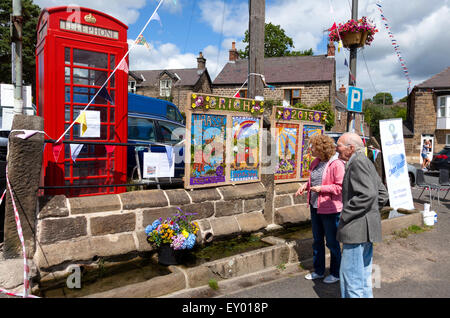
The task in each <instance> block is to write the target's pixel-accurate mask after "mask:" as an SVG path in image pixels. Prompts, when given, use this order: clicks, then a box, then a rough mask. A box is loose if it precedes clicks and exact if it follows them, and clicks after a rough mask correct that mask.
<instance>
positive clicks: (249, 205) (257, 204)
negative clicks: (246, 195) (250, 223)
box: [244, 199, 265, 213]
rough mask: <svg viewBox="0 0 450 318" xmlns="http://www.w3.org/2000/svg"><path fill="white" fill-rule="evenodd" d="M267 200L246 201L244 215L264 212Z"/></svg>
mask: <svg viewBox="0 0 450 318" xmlns="http://www.w3.org/2000/svg"><path fill="white" fill-rule="evenodd" d="M264 203H265V199H250V200H245V201H244V213H247V212H253V211H262V210H264Z"/></svg>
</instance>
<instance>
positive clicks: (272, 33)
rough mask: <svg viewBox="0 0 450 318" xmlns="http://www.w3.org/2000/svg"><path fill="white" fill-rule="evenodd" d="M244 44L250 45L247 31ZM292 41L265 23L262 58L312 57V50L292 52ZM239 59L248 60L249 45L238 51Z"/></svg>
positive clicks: (276, 27)
mask: <svg viewBox="0 0 450 318" xmlns="http://www.w3.org/2000/svg"><path fill="white" fill-rule="evenodd" d="M243 42H244V43H250V39H249V33H248V30H247V31H245V34H244V40H243ZM293 48H294V41H293V40H292V38H290V37H289V36H287V35H286V33H285V31H284V30H283V29H282V28H281V27H280V26H279V25H274V24H272V23H266V24H265V29H264V57H280V56H304V55H313V54H314V53H313V50H312V48H311V49H309V50H304V51H292V49H293ZM238 52H239V57H240V58H242V59H246V58H248V55H249V44H247V46H246V47H245V50H244V51H242V50H239V51H238Z"/></svg>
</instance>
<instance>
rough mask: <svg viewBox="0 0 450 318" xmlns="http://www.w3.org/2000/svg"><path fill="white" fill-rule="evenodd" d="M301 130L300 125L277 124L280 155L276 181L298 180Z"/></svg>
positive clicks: (278, 152) (278, 151)
mask: <svg viewBox="0 0 450 318" xmlns="http://www.w3.org/2000/svg"><path fill="white" fill-rule="evenodd" d="M299 130H300V125H299V124H288V123H277V124H276V126H275V131H276V137H275V138H276V142H277V154H278V163H277V167H276V169H275V180H284V179H295V178H297V172H298V142H299Z"/></svg>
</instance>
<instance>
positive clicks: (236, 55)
mask: <svg viewBox="0 0 450 318" xmlns="http://www.w3.org/2000/svg"><path fill="white" fill-rule="evenodd" d="M229 52H230V54H229V61H230V62H232V61H233V62H234V61H236V60H237V59H239V53H238V51H237V50H236V42H233V43H231V50H230V51H229Z"/></svg>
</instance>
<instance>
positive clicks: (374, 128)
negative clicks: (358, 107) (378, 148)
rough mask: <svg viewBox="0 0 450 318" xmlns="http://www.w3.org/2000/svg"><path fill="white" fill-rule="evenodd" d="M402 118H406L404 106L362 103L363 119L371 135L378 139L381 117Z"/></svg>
mask: <svg viewBox="0 0 450 318" xmlns="http://www.w3.org/2000/svg"><path fill="white" fill-rule="evenodd" d="M389 118H402V120H406V107H401V106H393V107H386V106H384V105H379V104H373V103H372V102H366V103H365V104H364V121H365V122H366V123H367V124H368V125H369V127H370V131H371V133H372V135H373V136H374V137H375V138H377V139H378V140H380V123H379V121H380V120H382V119H389Z"/></svg>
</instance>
